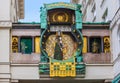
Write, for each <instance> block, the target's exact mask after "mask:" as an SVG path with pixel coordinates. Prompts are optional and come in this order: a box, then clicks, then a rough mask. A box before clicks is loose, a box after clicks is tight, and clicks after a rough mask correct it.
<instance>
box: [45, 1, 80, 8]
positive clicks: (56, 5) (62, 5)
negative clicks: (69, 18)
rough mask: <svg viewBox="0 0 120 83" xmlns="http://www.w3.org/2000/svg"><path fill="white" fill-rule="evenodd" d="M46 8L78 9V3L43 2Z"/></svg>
mask: <svg viewBox="0 0 120 83" xmlns="http://www.w3.org/2000/svg"><path fill="white" fill-rule="evenodd" d="M44 6H45V8H46V9H47V10H50V9H55V8H68V9H72V10H80V8H81V5H80V4H73V3H66V2H56V3H51V4H44Z"/></svg>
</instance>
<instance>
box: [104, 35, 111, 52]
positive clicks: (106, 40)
mask: <svg viewBox="0 0 120 83" xmlns="http://www.w3.org/2000/svg"><path fill="white" fill-rule="evenodd" d="M104 52H105V53H107V52H110V38H109V37H104Z"/></svg>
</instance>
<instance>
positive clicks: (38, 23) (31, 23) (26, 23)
mask: <svg viewBox="0 0 120 83" xmlns="http://www.w3.org/2000/svg"><path fill="white" fill-rule="evenodd" d="M18 23H19V24H40V22H18Z"/></svg>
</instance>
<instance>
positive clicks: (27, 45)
mask: <svg viewBox="0 0 120 83" xmlns="http://www.w3.org/2000/svg"><path fill="white" fill-rule="evenodd" d="M20 52H21V53H23V54H31V53H32V38H31V37H21V39H20Z"/></svg>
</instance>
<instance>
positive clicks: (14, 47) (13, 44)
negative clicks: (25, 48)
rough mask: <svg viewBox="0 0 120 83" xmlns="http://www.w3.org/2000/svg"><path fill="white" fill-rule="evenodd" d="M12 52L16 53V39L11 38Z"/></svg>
mask: <svg viewBox="0 0 120 83" xmlns="http://www.w3.org/2000/svg"><path fill="white" fill-rule="evenodd" d="M12 52H13V53H16V52H18V37H12Z"/></svg>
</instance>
